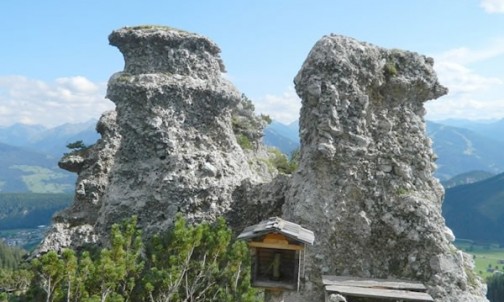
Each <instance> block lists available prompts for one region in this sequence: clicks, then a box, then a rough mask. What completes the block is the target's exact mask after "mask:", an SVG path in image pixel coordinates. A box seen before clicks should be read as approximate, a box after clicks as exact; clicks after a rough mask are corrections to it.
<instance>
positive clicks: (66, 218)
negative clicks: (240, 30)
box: [37, 26, 487, 302]
mask: <svg viewBox="0 0 504 302" xmlns="http://www.w3.org/2000/svg"><path fill="white" fill-rule="evenodd" d="M109 40H110V43H111V44H112V45H114V46H117V47H118V48H119V50H120V51H121V52H122V53H123V55H124V58H125V68H124V71H122V72H118V73H116V74H114V75H112V77H111V78H110V81H109V86H108V92H107V97H108V98H109V99H110V100H112V101H113V102H114V103H115V104H116V109H115V111H112V112H108V113H105V114H104V115H103V116H102V117H101V119H100V121H99V122H98V124H97V130H98V132H99V133H100V134H101V138H100V139H99V140H98V142H97V143H96V144H95V145H93V146H91V147H90V148H87V149H85V150H80V151H78V152H72V153H71V154H69V155H67V156H65V157H64V158H63V159H62V160H61V162H60V166H61V167H62V168H65V169H67V170H69V171H73V172H76V173H78V175H79V177H78V180H77V184H76V191H75V192H76V196H75V202H74V204H73V205H72V206H71V207H69V208H68V209H65V210H64V211H62V212H60V213H58V214H57V215H56V216H55V217H54V224H53V226H52V229H51V230H50V232H49V233H48V235H47V236H46V238H45V239H44V242H43V243H42V245H41V246H40V247H39V249H38V251H37V252H40V253H41V252H44V251H47V250H51V249H56V250H58V249H61V248H63V247H69V246H72V247H77V246H81V245H83V244H86V243H106V242H107V238H106V234H107V233H108V231H109V228H110V226H111V224H113V223H116V222H119V221H121V220H122V219H125V218H128V217H130V216H131V215H137V216H138V218H139V219H138V222H139V225H140V227H142V228H143V231H144V233H146V234H152V233H155V232H157V231H159V230H165V229H167V228H169V227H170V226H171V225H172V222H173V218H174V216H175V215H176V214H177V213H182V214H184V215H185V217H186V218H188V219H189V220H190V221H193V222H198V221H202V220H213V219H215V218H217V217H219V216H224V217H226V219H227V220H228V221H229V223H230V224H231V225H232V226H233V227H234V229H235V231H237V232H240V231H241V230H243V228H244V227H245V226H247V225H252V224H256V223H258V222H259V221H261V220H264V219H265V218H268V217H269V216H282V217H283V218H284V219H287V220H290V221H292V222H295V223H298V224H301V225H302V226H303V227H306V228H308V229H310V230H313V231H314V232H315V245H314V246H311V247H308V249H307V253H306V275H305V278H304V279H303V281H304V282H303V284H302V291H301V292H300V293H290V294H286V295H285V296H282V299H285V301H292V302H293V301H323V300H324V292H323V289H322V287H321V275H322V274H334V275H352V276H358V277H377V278H400V279H411V280H417V281H421V282H423V283H425V284H426V286H427V287H428V291H429V293H430V294H431V295H432V296H433V297H434V298H435V300H436V301H443V302H455V301H458V302H464V301H466V302H469V301H487V300H486V299H485V298H484V291H485V288H484V286H483V285H482V284H481V280H479V279H478V278H477V277H476V276H475V275H474V273H473V271H472V265H473V263H472V259H471V258H470V257H468V256H467V255H465V254H464V253H462V252H461V251H459V250H457V249H456V248H455V246H454V245H453V244H452V242H453V240H454V236H453V233H452V232H451V231H450V230H449V229H448V228H447V227H446V226H445V222H444V219H443V217H442V216H441V202H442V198H443V195H444V191H443V188H442V187H441V185H440V184H439V182H438V181H437V180H436V179H435V178H433V176H432V173H433V171H434V169H435V164H434V159H435V156H434V154H433V152H432V149H431V142H430V141H429V139H428V138H427V136H426V134H425V123H424V120H423V115H424V106H423V103H424V102H425V101H427V100H431V99H435V98H438V97H440V96H441V95H443V94H445V93H446V92H447V89H446V88H444V87H443V86H441V85H440V84H439V83H438V81H437V77H436V75H435V73H434V71H433V69H432V66H433V60H432V59H430V58H427V57H425V56H422V55H419V54H416V53H412V52H407V51H400V50H388V49H383V48H379V47H377V46H374V45H371V44H367V43H362V42H359V41H356V40H353V39H350V38H347V37H342V36H336V35H331V36H325V37H323V38H322V39H321V40H320V41H318V42H317V44H316V45H315V47H314V48H313V49H312V51H311V52H310V54H309V55H308V58H307V59H306V61H305V63H304V64H303V67H302V69H301V70H300V72H299V74H298V75H297V76H296V78H295V85H296V90H297V93H298V94H299V96H300V97H301V98H302V109H301V118H300V136H301V159H300V165H299V169H298V171H297V172H296V173H295V174H294V175H293V176H292V177H289V176H286V175H278V171H277V170H276V169H275V168H274V167H272V165H271V162H269V161H268V159H269V153H268V150H266V149H265V147H264V146H263V145H262V144H261V143H260V139H261V130H262V128H263V127H264V125H265V124H264V120H263V119H261V118H260V117H257V116H255V114H254V112H253V106H251V102H250V101H249V100H247V99H246V97H244V96H243V95H241V94H240V93H239V92H238V91H237V90H236V89H235V88H234V86H233V85H232V84H231V83H230V82H229V81H227V80H226V79H225V78H224V77H222V76H221V73H222V72H223V71H224V65H223V63H222V61H221V59H220V57H219V51H220V50H219V48H218V47H217V46H216V45H215V44H214V43H213V42H211V41H210V40H208V39H207V38H205V37H202V36H200V35H197V34H193V33H188V32H184V31H180V30H176V29H171V28H166V27H156V26H141V27H129V28H123V29H119V30H117V31H114V32H113V33H112V34H111V35H110V37H109ZM341 298H343V297H338V296H336V295H335V296H334V297H332V299H333V300H335V301H340V300H341ZM343 300H344V298H343Z"/></svg>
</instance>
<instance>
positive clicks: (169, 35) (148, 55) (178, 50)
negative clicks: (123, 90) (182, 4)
mask: <svg viewBox="0 0 504 302" xmlns="http://www.w3.org/2000/svg"><path fill="white" fill-rule="evenodd" d="M109 42H110V44H111V45H114V46H116V47H117V48H119V50H120V51H121V53H122V54H123V56H124V61H125V66H124V72H127V73H130V74H147V73H169V74H179V75H191V76H193V77H194V76H197V77H199V78H201V79H209V78H213V77H216V76H219V74H220V72H225V69H224V64H223V63H222V60H221V58H220V56H219V53H220V49H219V47H218V46H217V45H216V44H215V43H214V42H212V41H210V40H209V39H208V38H206V37H204V36H201V35H198V34H194V33H190V32H186V31H182V30H178V29H174V28H170V27H164V26H135V27H124V28H121V29H118V30H115V31H113V32H112V33H111V34H110V36H109Z"/></svg>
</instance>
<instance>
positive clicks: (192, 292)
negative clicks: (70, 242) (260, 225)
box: [0, 217, 262, 302]
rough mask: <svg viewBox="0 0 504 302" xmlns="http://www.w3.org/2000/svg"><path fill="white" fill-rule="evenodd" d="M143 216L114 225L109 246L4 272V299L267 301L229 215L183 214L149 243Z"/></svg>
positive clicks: (51, 255)
mask: <svg viewBox="0 0 504 302" xmlns="http://www.w3.org/2000/svg"><path fill="white" fill-rule="evenodd" d="M136 222H137V221H136V218H135V217H133V218H131V219H129V220H128V221H126V222H124V223H123V224H121V225H118V224H116V225H114V226H113V227H112V229H111V233H110V246H109V247H107V248H103V249H96V248H94V249H93V248H88V249H84V250H82V251H78V252H77V251H74V250H71V249H65V250H63V251H62V252H61V253H59V254H58V253H56V252H53V251H52V252H48V253H46V254H44V255H42V256H41V257H39V258H37V259H34V260H33V261H31V262H30V263H25V265H24V266H23V267H21V268H18V269H17V270H2V271H0V289H8V290H4V292H3V293H1V294H0V301H48V302H59V301H67V302H70V301H75V302H77V301H80V302H99V301H103V302H125V301H138V302H142V301H146V302H147V301H148V302H158V301H173V302H182V301H191V302H196V301H222V302H236V301H247V302H248V301H250V302H253V301H262V296H261V295H259V293H258V292H257V291H256V290H255V289H253V288H252V287H251V286H250V258H249V252H248V247H247V245H246V244H245V243H244V242H242V241H233V240H232V232H231V230H230V229H229V228H228V227H227V225H226V223H225V221H224V220H222V219H221V220H218V221H217V222H215V223H212V224H210V223H202V224H199V225H189V224H187V223H186V221H185V220H184V219H183V218H181V217H178V218H177V219H176V221H175V222H174V227H173V228H172V230H170V231H169V232H166V233H163V234H159V235H157V236H154V237H153V238H151V239H149V240H147V241H145V242H144V241H143V240H142V234H141V231H140V230H139V229H138V228H137V224H136ZM2 275H4V276H7V275H9V276H10V277H15V278H16V282H14V281H13V280H10V279H8V278H1V276H2ZM2 282H3V283H2Z"/></svg>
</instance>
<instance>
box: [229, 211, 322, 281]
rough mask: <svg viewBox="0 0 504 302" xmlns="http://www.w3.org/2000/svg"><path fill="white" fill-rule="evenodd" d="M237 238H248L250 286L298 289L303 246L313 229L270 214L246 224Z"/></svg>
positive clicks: (307, 242)
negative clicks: (266, 218) (253, 222)
mask: <svg viewBox="0 0 504 302" xmlns="http://www.w3.org/2000/svg"><path fill="white" fill-rule="evenodd" d="M238 239H243V240H247V241H249V243H248V245H249V247H250V252H251V253H250V254H251V257H252V286H255V287H261V288H266V289H273V290H295V291H297V290H299V281H300V278H301V277H302V275H303V274H304V262H303V260H304V248H305V245H306V244H310V245H311V244H313V241H314V239H315V236H314V235H313V232H312V231H310V230H307V229H305V228H303V227H301V226H300V225H298V224H295V223H292V222H289V221H286V220H284V219H281V218H278V217H273V218H269V219H268V220H265V221H262V222H260V223H258V224H256V225H252V226H249V227H246V228H245V229H244V230H243V232H242V233H241V234H240V235H239V236H238Z"/></svg>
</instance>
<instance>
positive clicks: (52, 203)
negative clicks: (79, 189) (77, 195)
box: [0, 193, 73, 230]
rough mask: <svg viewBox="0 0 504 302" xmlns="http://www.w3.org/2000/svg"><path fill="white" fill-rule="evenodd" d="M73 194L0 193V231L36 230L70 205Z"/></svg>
mask: <svg viewBox="0 0 504 302" xmlns="http://www.w3.org/2000/svg"><path fill="white" fill-rule="evenodd" d="M72 200H73V194H42V193H0V229H2V230H8V229H21V228H36V227H37V226H39V225H47V224H49V223H50V222H51V217H52V216H53V214H54V213H55V212H57V211H59V210H62V209H63V208H65V207H67V206H68V205H70V204H71V203H72Z"/></svg>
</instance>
